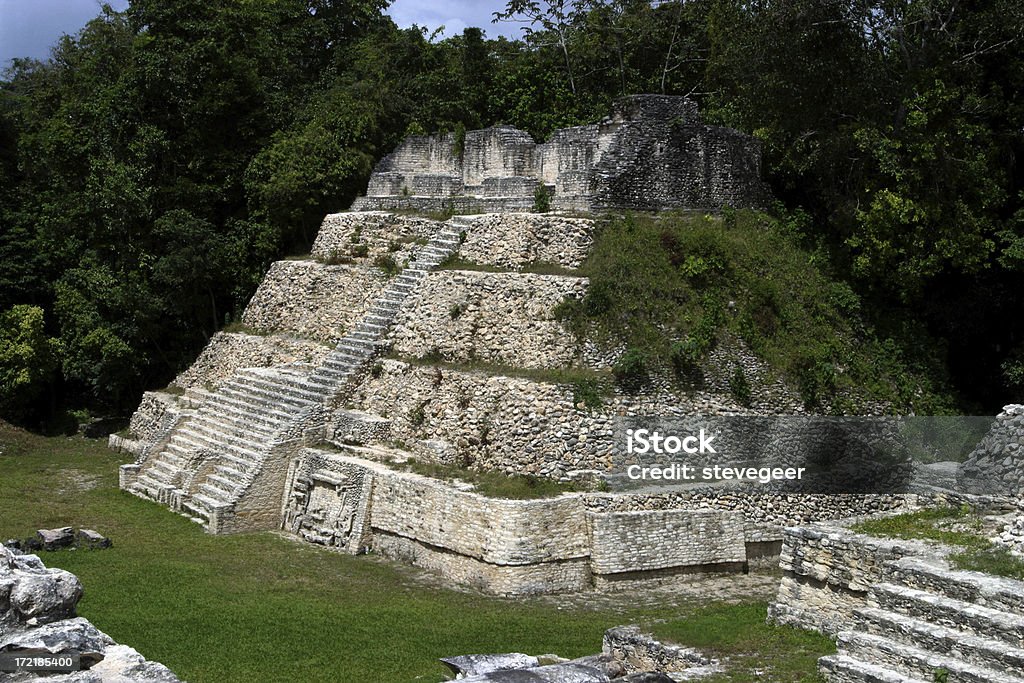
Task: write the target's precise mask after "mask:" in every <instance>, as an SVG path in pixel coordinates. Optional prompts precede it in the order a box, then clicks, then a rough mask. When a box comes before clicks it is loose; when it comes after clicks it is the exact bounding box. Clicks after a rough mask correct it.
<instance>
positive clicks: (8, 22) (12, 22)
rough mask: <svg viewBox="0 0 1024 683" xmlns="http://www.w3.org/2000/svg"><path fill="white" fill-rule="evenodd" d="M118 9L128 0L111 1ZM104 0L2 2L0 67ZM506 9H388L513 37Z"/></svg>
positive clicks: (413, 0)
mask: <svg viewBox="0 0 1024 683" xmlns="http://www.w3.org/2000/svg"><path fill="white" fill-rule="evenodd" d="M108 2H109V3H110V5H111V6H112V7H113V8H114V9H117V10H122V9H124V8H125V7H127V6H128V1H127V0H108ZM101 4H102V3H101V2H100V0H0V68H3V67H6V66H7V65H8V64H9V62H10V60H11V58H12V57H35V58H36V59H43V58H45V57H46V56H47V55H48V54H49V50H50V46H51V45H53V44H54V43H55V42H56V41H57V39H58V38H59V37H60V36H61V35H62V34H64V33H70V34H74V33H76V32H77V31H78V30H79V29H80V28H82V26H84V25H85V23H86V22H87V21H89V20H90V19H92V18H93V17H95V16H96V15H97V14H99V11H100V6H101ZM504 8H505V0H395V2H393V3H392V5H391V8H390V9H389V10H388V11H389V13H390V14H391V16H392V18H393V19H394V20H395V23H396V24H398V25H399V26H402V27H405V26H410V25H412V24H417V25H419V26H426V27H427V28H429V29H431V30H433V29H435V28H437V27H438V26H442V25H443V26H444V27H445V35H453V34H458V33H461V32H462V29H464V28H465V27H467V26H479V27H481V28H483V29H484V30H485V31H486V32H487V35H488V36H490V37H496V36H498V35H507V36H512V35H516V34H517V33H518V31H519V30H520V27H519V25H518V24H510V23H500V24H492V23H491V14H492V13H493V12H496V11H498V10H503V9H504Z"/></svg>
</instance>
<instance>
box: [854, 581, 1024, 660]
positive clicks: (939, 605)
mask: <svg viewBox="0 0 1024 683" xmlns="http://www.w3.org/2000/svg"><path fill="white" fill-rule="evenodd" d="M868 607H878V608H881V609H884V610H886V611H889V612H896V613H898V614H905V615H907V616H910V617H913V618H915V619H921V620H922V621H927V622H928V623H930V624H937V625H939V626H946V627H948V628H955V629H957V630H959V631H963V632H966V633H973V634H975V635H978V636H981V637H985V638H997V639H999V640H1001V641H1003V642H1005V643H1007V644H1008V645H1011V646H1013V647H1024V617H1019V616H1016V615H1014V614H1008V613H1006V612H1001V611H999V610H994V609H991V608H989V607H981V606H980V605H974V604H972V603H969V602H964V601H963V600H957V599H955V598H947V597H945V596H942V595H934V594H932V593H927V592H925V591H920V590H917V589H916V588H907V587H906V586H894V585H892V584H888V583H879V584H875V585H874V586H872V588H871V590H870V591H869V593H868Z"/></svg>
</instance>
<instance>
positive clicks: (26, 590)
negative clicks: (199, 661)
mask: <svg viewBox="0 0 1024 683" xmlns="http://www.w3.org/2000/svg"><path fill="white" fill-rule="evenodd" d="M81 597H82V584H81V582H80V581H79V580H78V578H77V577H76V576H75V575H74V574H71V573H69V572H66V571H64V570H62V569H48V568H47V567H45V566H44V565H43V563H42V561H41V560H40V559H39V558H38V557H36V556H35V555H22V554H20V553H19V552H18V551H16V550H12V549H10V548H6V547H2V546H0V653H34V654H40V653H47V654H52V655H60V654H79V655H81V666H82V670H81V671H77V672H73V673H54V674H53V675H47V674H45V673H38V674H37V672H26V671H23V672H20V673H17V672H12V673H7V674H0V679H2V680H4V681H9V682H10V683H20V682H21V681H35V680H52V681H54V682H55V683H57V682H59V683H178V680H179V679H178V678H177V677H176V676H175V675H174V674H173V673H172V672H171V671H170V670H169V669H168V668H167V667H165V666H163V665H162V664H158V663H156V662H150V661H147V660H146V659H145V658H144V657H143V656H142V655H140V654H139V653H138V652H136V651H135V650H133V649H132V648H130V647H128V646H125V645H118V644H117V643H115V642H114V641H113V639H111V638H110V637H109V636H108V635H106V634H105V633H103V632H101V631H99V630H98V629H97V628H96V627H95V626H93V625H92V624H91V623H90V622H89V621H88V620H86V619H83V618H81V617H76V616H75V607H76V605H77V604H78V601H79V599H80V598H81Z"/></svg>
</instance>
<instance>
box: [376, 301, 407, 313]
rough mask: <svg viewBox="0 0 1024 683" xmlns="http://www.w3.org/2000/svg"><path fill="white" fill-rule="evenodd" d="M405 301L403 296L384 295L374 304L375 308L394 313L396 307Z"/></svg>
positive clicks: (396, 309) (398, 307) (399, 306)
mask: <svg viewBox="0 0 1024 683" xmlns="http://www.w3.org/2000/svg"><path fill="white" fill-rule="evenodd" d="M404 303H405V297H386V298H380V299H378V300H377V303H376V304H375V309H377V310H386V311H388V312H389V313H390V314H392V315H394V314H395V313H397V312H398V309H400V308H401V307H402V304H404Z"/></svg>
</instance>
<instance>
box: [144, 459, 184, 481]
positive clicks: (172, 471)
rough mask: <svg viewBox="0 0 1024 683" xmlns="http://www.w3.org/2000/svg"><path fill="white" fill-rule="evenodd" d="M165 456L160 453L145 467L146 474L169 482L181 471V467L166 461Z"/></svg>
mask: <svg viewBox="0 0 1024 683" xmlns="http://www.w3.org/2000/svg"><path fill="white" fill-rule="evenodd" d="M165 457H166V456H165V455H163V454H161V455H160V456H159V457H158V458H157V459H156V460H155V461H154V462H153V464H152V465H150V466H149V467H148V468H146V474H148V475H150V476H151V477H154V478H156V479H158V480H159V481H162V482H166V483H168V484H170V483H171V482H172V481H174V477H175V476H176V475H177V474H178V473H179V472H181V468H180V467H175V466H174V465H172V464H170V463H168V462H167V461H166V460H164V458H165Z"/></svg>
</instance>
